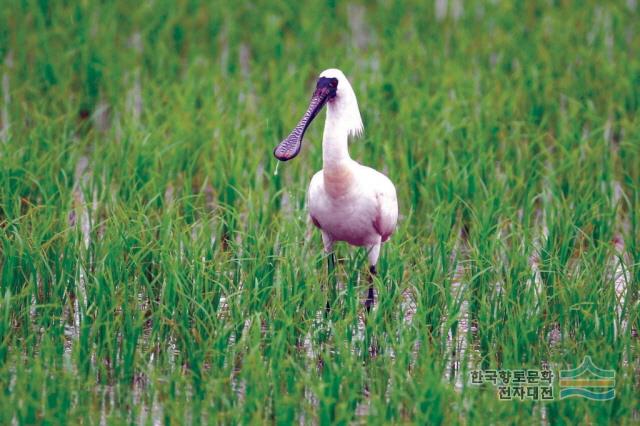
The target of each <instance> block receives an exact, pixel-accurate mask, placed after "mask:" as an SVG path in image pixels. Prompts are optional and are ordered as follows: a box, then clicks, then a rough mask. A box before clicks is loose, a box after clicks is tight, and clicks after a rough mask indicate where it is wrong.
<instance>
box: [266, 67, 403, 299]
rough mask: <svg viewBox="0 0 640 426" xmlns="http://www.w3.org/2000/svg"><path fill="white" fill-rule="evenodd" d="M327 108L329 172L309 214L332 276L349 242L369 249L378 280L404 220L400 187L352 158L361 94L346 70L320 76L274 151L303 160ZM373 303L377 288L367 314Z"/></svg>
mask: <svg viewBox="0 0 640 426" xmlns="http://www.w3.org/2000/svg"><path fill="white" fill-rule="evenodd" d="M325 104H326V105H327V117H326V119H325V124H324V135H323V137H322V163H323V169H322V170H320V171H319V172H317V173H316V174H315V175H314V176H313V178H312V179H311V183H310V184H309V190H308V193H307V197H308V200H307V204H308V207H309V215H310V216H311V220H312V221H313V223H314V225H315V226H317V227H318V228H319V229H320V232H321V233H322V241H323V243H324V250H325V252H326V253H329V254H330V256H329V273H330V274H332V273H333V267H334V264H335V263H334V262H335V260H334V256H333V244H334V242H336V241H345V242H347V243H349V244H351V245H354V246H362V247H366V248H367V250H368V260H369V271H370V273H371V275H375V274H376V273H377V271H376V264H377V263H378V257H379V255H380V246H381V245H382V243H384V242H385V241H387V240H388V239H389V237H390V236H391V234H393V232H394V231H395V228H396V224H397V221H398V201H397V197H396V188H395V187H394V185H393V183H392V182H391V181H390V180H389V178H388V177H387V176H385V175H384V174H382V173H380V172H378V171H376V170H374V169H372V168H370V167H366V166H363V165H361V164H360V163H358V162H357V161H354V160H352V159H351V157H350V156H349V148H348V138H349V136H360V135H361V134H362V132H363V124H362V118H361V117H360V110H359V109H358V101H357V99H356V94H355V93H354V91H353V88H352V87H351V84H349V80H347V78H346V77H345V75H344V74H343V73H342V71H340V70H338V69H328V70H325V71H323V72H322V73H321V74H320V78H319V79H318V81H317V84H316V89H315V91H314V93H313V96H312V97H311V102H310V104H309V108H308V109H307V112H306V113H305V114H304V116H303V117H302V119H301V120H300V122H299V123H298V125H297V126H296V127H295V128H294V129H293V131H292V132H291V134H290V135H289V136H288V137H287V138H286V139H284V140H283V141H282V142H280V144H279V145H278V146H277V147H276V148H275V149H274V151H273V152H274V155H275V156H276V158H277V159H278V160H281V161H287V160H290V159H292V158H294V157H295V156H296V155H298V153H299V152H300V147H301V146H302V137H303V136H304V133H305V131H306V130H307V127H309V124H310V123H311V121H312V120H313V119H314V118H315V116H316V115H317V114H318V113H319V112H320V110H321V109H322V107H323V106H324V105H325ZM373 301H374V294H373V285H372V284H371V285H370V287H369V292H368V296H367V301H366V303H365V306H366V308H367V310H369V309H370V308H371V306H372V305H373Z"/></svg>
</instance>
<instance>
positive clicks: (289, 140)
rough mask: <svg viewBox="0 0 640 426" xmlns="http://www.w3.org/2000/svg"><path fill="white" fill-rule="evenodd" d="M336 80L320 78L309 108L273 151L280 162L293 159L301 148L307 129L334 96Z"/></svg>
mask: <svg viewBox="0 0 640 426" xmlns="http://www.w3.org/2000/svg"><path fill="white" fill-rule="evenodd" d="M336 88H337V80H336V79H334V78H322V77H321V78H320V80H318V85H317V86H316V91H315V92H314V93H313V96H312V97H311V102H310V103H309V108H307V112H305V113H304V115H303V116H302V118H301V119H300V122H299V123H298V125H297V126H296V127H295V128H294V129H293V130H292V131H291V133H290V134H289V136H287V137H286V138H285V139H284V140H283V141H282V142H280V144H278V146H277V147H276V148H275V149H274V150H273V155H275V157H276V158H277V159H278V160H280V161H288V160H291V159H292V158H294V157H295V156H296V155H298V153H299V152H300V148H301V147H302V137H303V136H304V132H306V131H307V127H309V124H311V122H312V121H313V119H314V118H315V117H316V115H318V113H319V112H320V110H321V109H322V107H323V106H324V105H325V104H326V103H327V101H328V100H329V99H331V98H332V97H334V96H335V95H336Z"/></svg>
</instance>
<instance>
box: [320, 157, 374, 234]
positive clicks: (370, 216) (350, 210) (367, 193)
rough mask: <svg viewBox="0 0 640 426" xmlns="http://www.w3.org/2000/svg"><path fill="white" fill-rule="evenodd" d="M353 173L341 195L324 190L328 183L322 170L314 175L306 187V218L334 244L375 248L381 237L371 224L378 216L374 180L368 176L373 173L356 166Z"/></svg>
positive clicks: (366, 168)
mask: <svg viewBox="0 0 640 426" xmlns="http://www.w3.org/2000/svg"><path fill="white" fill-rule="evenodd" d="M352 171H353V179H352V181H351V182H350V184H349V185H346V186H345V188H344V190H343V191H342V193H340V194H335V191H333V190H332V188H327V182H328V180H327V179H325V176H324V173H325V172H324V171H323V170H321V171H319V172H318V173H316V174H315V175H314V176H313V178H312V179H311V183H310V185H309V193H308V204H309V214H310V215H311V218H312V220H313V221H314V222H315V223H316V225H318V226H319V227H320V228H321V229H322V230H323V231H324V232H326V233H328V234H329V235H330V236H331V238H332V239H333V240H334V241H346V242H348V243H349V244H352V245H357V246H368V245H373V244H377V243H379V242H380V235H379V233H378V231H377V230H376V229H375V226H374V222H375V220H376V217H377V216H378V214H379V202H378V199H377V191H378V190H379V188H377V185H376V184H375V183H376V182H375V176H371V173H370V172H375V171H374V170H372V169H369V168H368V167H363V166H361V165H359V164H357V163H355V162H353V170H352ZM375 173H376V174H379V173H378V172H375ZM381 176H383V177H384V178H385V179H386V177H385V176H384V175H381ZM329 181H330V180H329Z"/></svg>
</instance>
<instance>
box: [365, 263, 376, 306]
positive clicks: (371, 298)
mask: <svg viewBox="0 0 640 426" xmlns="http://www.w3.org/2000/svg"><path fill="white" fill-rule="evenodd" d="M377 274H378V270H377V269H376V265H371V266H369V290H368V292H367V300H366V301H365V302H364V307H365V308H366V309H367V313H369V312H370V311H371V307H372V306H373V304H374V302H375V300H374V297H375V296H374V293H373V278H374V277H375V276H376V275H377Z"/></svg>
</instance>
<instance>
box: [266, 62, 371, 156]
mask: <svg viewBox="0 0 640 426" xmlns="http://www.w3.org/2000/svg"><path fill="white" fill-rule="evenodd" d="M326 104H328V105H329V106H328V108H329V114H330V115H333V116H335V118H336V122H337V124H340V125H342V126H344V128H345V130H346V131H347V133H348V134H349V135H352V136H358V135H360V134H361V133H362V130H363V125H362V118H361V117H360V110H359V109H358V101H357V99H356V94H355V93H354V91H353V88H352V87H351V84H349V80H347V77H345V75H344V73H343V72H342V71H340V70H339V69H336V68H330V69H328V70H325V71H323V72H322V73H321V74H320V77H319V78H318V81H317V82H316V88H315V90H314V92H313V95H312V96H311V101H310V102H309V108H307V112H305V113H304V115H303V116H302V119H300V122H299V123H298V125H297V126H296V127H295V128H294V129H293V130H292V131H291V133H290V134H289V136H287V138H286V139H284V140H283V141H282V142H280V144H278V146H277V147H276V148H275V149H274V150H273V155H275V157H276V158H277V159H278V160H280V161H287V160H291V159H292V158H294V157H295V156H296V155H298V153H299V152H300V148H301V147H302V137H303V136H304V133H305V132H306V130H307V128H308V127H309V125H310V124H311V122H312V121H313V119H314V118H315V117H316V116H317V115H318V113H319V112H320V110H321V109H322V107H324V106H325V105H326Z"/></svg>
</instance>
